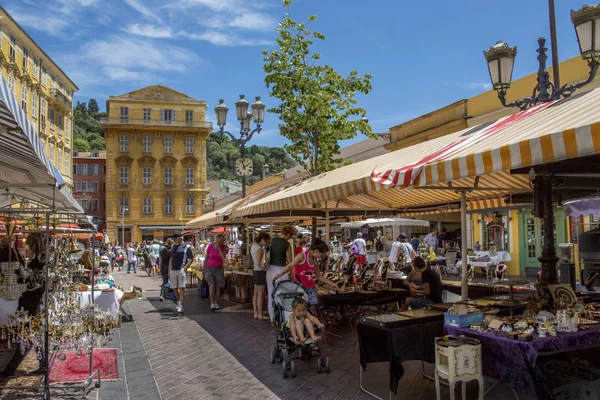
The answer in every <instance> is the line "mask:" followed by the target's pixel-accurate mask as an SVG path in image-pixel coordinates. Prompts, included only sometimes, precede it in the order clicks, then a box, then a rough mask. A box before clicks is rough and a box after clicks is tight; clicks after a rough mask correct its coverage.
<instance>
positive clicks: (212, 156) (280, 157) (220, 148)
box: [206, 132, 296, 184]
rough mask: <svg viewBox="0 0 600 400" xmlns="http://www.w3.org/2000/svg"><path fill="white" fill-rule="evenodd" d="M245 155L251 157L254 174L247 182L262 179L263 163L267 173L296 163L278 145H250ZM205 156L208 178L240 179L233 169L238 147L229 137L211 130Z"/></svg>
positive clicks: (238, 151) (238, 152) (275, 171)
mask: <svg viewBox="0 0 600 400" xmlns="http://www.w3.org/2000/svg"><path fill="white" fill-rule="evenodd" d="M246 157H248V158H250V159H252V162H253V164H254V165H253V167H254V175H253V176H250V177H249V184H253V183H256V182H258V181H259V180H261V179H262V176H263V172H264V165H265V164H266V165H268V166H269V174H273V173H278V172H281V171H283V170H285V169H288V168H291V167H293V166H294V165H296V163H295V162H294V160H292V159H291V158H290V156H288V155H287V154H286V152H285V151H284V150H283V149H282V148H280V147H268V146H257V145H252V146H250V147H248V148H247V149H246ZM206 158H207V175H208V179H229V180H239V179H240V178H239V177H238V176H237V175H235V171H234V163H235V160H236V159H238V158H240V149H239V147H238V146H237V145H236V144H235V143H234V142H233V141H231V139H230V138H229V137H227V136H225V135H222V134H220V133H218V132H213V133H212V134H211V135H210V136H209V137H208V141H207V143H206Z"/></svg>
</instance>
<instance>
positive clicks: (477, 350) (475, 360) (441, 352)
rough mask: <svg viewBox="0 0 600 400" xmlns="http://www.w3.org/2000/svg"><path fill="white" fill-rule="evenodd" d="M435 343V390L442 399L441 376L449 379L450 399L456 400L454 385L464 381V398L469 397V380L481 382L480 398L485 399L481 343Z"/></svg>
mask: <svg viewBox="0 0 600 400" xmlns="http://www.w3.org/2000/svg"><path fill="white" fill-rule="evenodd" d="M438 339H439V338H436V344H435V392H436V396H437V400H441V390H440V377H441V378H444V379H447V380H448V385H449V389H450V400H454V385H455V383H456V382H461V383H462V397H461V398H462V399H466V398H467V384H466V383H467V382H469V381H472V380H476V381H478V382H479V400H483V389H484V387H483V373H482V365H481V362H482V357H481V344H478V345H469V344H463V345H461V346H458V347H453V346H448V347H445V346H440V345H438V343H437V342H438Z"/></svg>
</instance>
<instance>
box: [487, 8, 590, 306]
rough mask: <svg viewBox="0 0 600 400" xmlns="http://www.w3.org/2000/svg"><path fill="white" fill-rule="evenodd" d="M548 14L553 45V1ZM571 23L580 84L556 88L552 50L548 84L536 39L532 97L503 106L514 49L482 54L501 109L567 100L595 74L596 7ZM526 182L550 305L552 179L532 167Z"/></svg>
mask: <svg viewBox="0 0 600 400" xmlns="http://www.w3.org/2000/svg"><path fill="white" fill-rule="evenodd" d="M550 15H551V17H550V19H551V32H552V35H553V40H552V41H553V43H554V45H556V40H555V37H554V35H555V33H554V32H555V31H554V29H553V21H554V3H553V1H550ZM571 21H572V22H573V25H574V27H575V32H576V33H577V40H578V42H579V50H580V53H581V57H582V58H583V59H584V60H586V61H587V63H588V66H589V69H590V72H589V76H588V79H587V80H585V81H583V82H578V83H573V84H567V85H563V86H560V85H559V83H558V73H556V72H557V71H556V69H557V68H558V67H559V66H558V60H557V58H558V57H557V55H556V51H553V55H554V56H555V59H554V69H555V71H554V72H555V82H552V81H551V80H550V76H549V74H548V71H547V70H546V61H547V60H548V56H547V55H546V51H547V50H548V49H547V48H546V47H545V45H546V39H544V38H540V39H538V45H539V46H538V50H537V52H538V57H537V59H538V62H539V68H538V74H537V75H538V76H537V84H536V86H535V87H534V89H533V94H532V96H531V97H525V98H523V99H519V100H516V101H514V102H512V103H507V102H506V93H507V91H508V89H509V88H510V84H511V79H512V71H513V66H514V61H515V57H516V55H517V48H516V47H513V48H511V47H510V46H509V45H507V44H506V43H504V42H497V43H496V44H495V45H494V46H492V47H491V48H490V49H489V50H488V51H484V52H483V53H484V56H485V59H486V61H487V63H488V70H489V73H490V79H491V81H492V87H493V88H494V90H496V92H498V98H499V99H500V102H501V103H502V105H503V106H505V107H517V108H519V109H520V110H526V109H527V108H529V107H533V106H535V105H536V104H539V103H543V102H549V101H554V100H558V99H560V98H565V97H569V96H571V95H572V94H573V92H575V91H576V90H577V89H579V88H582V87H583V86H585V85H587V84H589V83H590V82H592V81H593V80H594V78H595V76H596V73H597V72H598V67H599V66H600V29H598V25H600V5H594V6H588V5H584V6H583V7H582V8H581V9H580V10H577V11H575V10H571ZM530 179H531V180H532V182H533V189H534V190H533V192H534V199H535V200H534V215H535V216H536V217H538V218H542V219H543V221H544V222H543V226H542V227H543V234H542V237H543V245H542V252H541V256H540V257H539V258H538V260H539V261H540V264H541V267H542V271H541V278H540V281H539V282H538V290H539V292H540V293H542V299H543V303H544V305H545V306H550V304H549V303H550V302H549V299H550V297H549V293H548V292H547V290H546V288H547V286H548V285H551V284H556V283H558V275H557V269H556V263H557V262H558V257H557V256H556V249H555V245H554V242H555V238H554V198H555V196H556V195H555V193H554V190H555V186H554V178H553V176H551V175H547V174H536V173H535V169H534V168H532V169H531V172H530Z"/></svg>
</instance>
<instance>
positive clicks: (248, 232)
mask: <svg viewBox="0 0 600 400" xmlns="http://www.w3.org/2000/svg"><path fill="white" fill-rule="evenodd" d="M251 243H252V241H251V240H250V225H249V224H246V254H248V255H250V245H251Z"/></svg>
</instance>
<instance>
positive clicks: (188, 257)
mask: <svg viewBox="0 0 600 400" xmlns="http://www.w3.org/2000/svg"><path fill="white" fill-rule="evenodd" d="M193 261H194V253H193V252H192V245H190V244H189V243H187V242H184V241H183V235H182V234H181V232H175V234H174V235H173V245H172V246H171V259H170V260H169V269H170V270H171V276H170V277H169V287H170V288H171V289H173V291H174V292H175V296H177V300H178V303H177V308H176V309H175V310H176V311H177V312H180V313H182V312H183V305H184V303H185V285H186V277H185V271H186V270H187V268H188V267H189V266H190V265H191V264H192V262H193Z"/></svg>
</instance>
